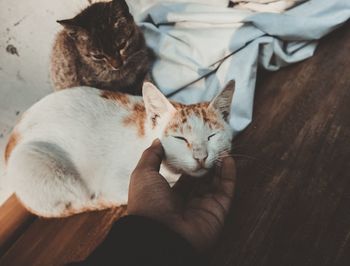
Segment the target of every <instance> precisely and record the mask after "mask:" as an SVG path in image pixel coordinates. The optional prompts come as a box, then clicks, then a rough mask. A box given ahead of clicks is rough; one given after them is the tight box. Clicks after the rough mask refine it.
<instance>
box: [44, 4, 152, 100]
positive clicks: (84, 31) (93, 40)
mask: <svg viewBox="0 0 350 266" xmlns="http://www.w3.org/2000/svg"><path fill="white" fill-rule="evenodd" d="M57 22H58V23H60V24H61V25H62V26H63V27H64V29H63V30H62V31H61V32H59V33H58V35H57V38H56V40H55V43H54V47H53V52H52V57H51V77H52V80H53V84H54V86H55V89H56V90H61V89H65V88H71V87H75V86H91V87H96V88H99V89H105V90H113V91H115V90H118V91H122V92H127V93H131V94H141V87H142V83H143V80H144V78H145V75H146V74H147V73H148V71H149V70H150V67H151V64H152V62H153V60H154V54H153V52H152V50H151V49H150V48H148V47H147V46H146V43H145V39H144V36H143V34H142V32H141V30H140V29H139V28H138V27H137V26H136V24H135V22H134V19H133V17H132V15H131V14H130V13H129V8H128V6H127V4H126V3H125V0H113V1H111V2H100V3H94V4H92V5H90V6H89V7H87V8H86V9H85V10H83V11H82V12H81V13H80V14H78V15H77V16H75V17H74V18H72V19H67V20H60V21H57Z"/></svg>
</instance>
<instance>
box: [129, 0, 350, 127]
mask: <svg viewBox="0 0 350 266" xmlns="http://www.w3.org/2000/svg"><path fill="white" fill-rule="evenodd" d="M185 2H186V1H182V0H172V1H171V2H164V1H159V0H158V1H157V0H153V1H152V0H137V1H136V0H129V1H128V4H129V6H130V9H131V12H132V13H133V15H134V17H135V19H136V20H137V21H138V23H139V24H140V25H141V27H142V28H143V31H144V33H145V36H146V39H147V43H148V44H149V46H150V47H152V48H153V50H154V51H155V52H156V54H157V55H158V60H157V62H156V63H155V65H154V69H153V72H152V75H153V79H154V81H155V83H156V85H157V86H158V87H159V88H160V89H161V90H162V91H163V92H164V93H165V94H167V95H169V96H171V98H173V99H175V100H178V101H181V102H184V103H196V102H200V101H203V100H210V99H211V98H212V97H213V96H214V95H216V94H217V93H218V91H219V90H220V89H221V88H222V87H223V85H224V84H225V83H226V82H227V81H229V80H231V79H235V80H236V92H235V95H234V99H233V104H232V114H233V115H232V116H231V121H230V124H231V126H232V127H233V129H234V132H235V133H237V132H239V131H241V130H243V129H244V128H245V127H246V126H247V125H248V124H249V123H250V122H251V120H252V109H253V98H254V89H255V81H256V72H257V65H258V64H260V65H262V66H263V67H264V68H266V69H268V70H278V69H279V68H280V67H282V66H285V65H288V64H291V63H294V62H298V61H301V60H303V59H306V58H308V57H310V56H312V55H313V53H314V51H315V49H316V46H317V40H318V39H319V38H321V37H322V36H324V35H326V34H327V33H329V32H330V31H332V30H334V29H335V28H337V27H339V26H340V25H341V24H342V23H344V22H345V21H346V20H347V19H348V18H349V17H350V1H349V0H332V1H329V0H310V1H307V2H305V3H303V4H300V5H298V6H296V7H295V8H292V9H290V10H288V11H286V12H284V13H283V14H275V13H254V12H252V11H248V10H240V9H235V8H228V7H226V6H227V1H215V0H205V1H204V0H203V1H199V0H197V1H191V3H185ZM203 77H205V78H203ZM320 78H321V77H320ZM199 79H200V80H199ZM197 80H198V81H197ZM195 81H197V82H195ZM184 87H185V88H184ZM180 88H184V89H183V90H181V91H179V92H178V93H175V92H176V91H177V90H178V89H180ZM174 93H175V94H174Z"/></svg>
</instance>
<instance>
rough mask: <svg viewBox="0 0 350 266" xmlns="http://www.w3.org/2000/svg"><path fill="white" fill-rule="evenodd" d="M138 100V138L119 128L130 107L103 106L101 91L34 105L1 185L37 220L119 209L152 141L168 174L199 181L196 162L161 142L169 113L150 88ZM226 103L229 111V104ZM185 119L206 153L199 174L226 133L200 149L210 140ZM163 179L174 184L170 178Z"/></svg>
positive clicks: (65, 94)
mask: <svg viewBox="0 0 350 266" xmlns="http://www.w3.org/2000/svg"><path fill="white" fill-rule="evenodd" d="M226 91H227V90H226ZM231 91H232V92H231V95H232V93H233V90H231ZM143 93H144V99H145V107H146V111H147V119H146V121H145V135H144V136H142V137H140V136H139V134H138V131H137V127H136V126H134V125H127V126H126V125H125V124H124V123H123V119H124V118H125V117H127V116H128V115H130V112H132V110H130V107H127V106H126V105H123V104H120V103H119V102H117V101H113V100H108V99H105V98H102V97H101V91H100V90H97V89H94V88H89V87H79V88H74V89H69V90H64V91H60V92H56V93H53V94H50V95H48V96H47V97H45V98H43V99H42V100H41V101H39V102H38V103H36V104H35V105H33V106H32V107H31V108H30V109H29V110H28V111H27V112H26V113H25V114H24V116H23V118H22V120H21V121H20V122H19V124H18V125H17V126H16V127H15V129H14V132H16V133H18V135H19V142H18V144H17V145H16V146H15V148H14V150H13V151H12V153H11V155H10V157H9V160H8V163H7V168H6V178H7V181H9V184H10V186H11V189H13V190H14V191H15V193H16V195H17V196H18V197H19V199H20V200H21V201H22V203H23V204H24V205H25V206H26V207H27V208H28V209H29V210H31V211H32V212H34V213H36V214H38V215H40V216H44V217H59V216H65V215H70V214H72V213H78V212H82V211H85V210H94V209H103V208H108V207H112V206H117V205H120V204H125V203H126V202H127V196H128V185H129V176H130V174H131V172H132V170H133V169H134V167H135V166H136V163H137V161H138V160H139V158H140V156H141V154H142V152H143V151H144V150H145V149H146V148H147V147H148V146H149V145H150V143H151V142H152V141H153V140H154V139H155V138H160V139H161V142H162V144H163V147H164V149H165V152H166V156H167V165H169V166H170V168H169V169H172V170H171V171H170V172H172V174H177V175H178V174H181V173H183V172H186V173H188V174H193V175H197V176H199V175H201V174H203V173H205V170H203V169H202V170H200V171H196V170H195V169H196V167H197V162H196V160H195V159H194V158H193V154H192V152H191V151H190V150H189V149H188V148H185V147H184V145H183V143H181V142H179V140H178V139H175V138H172V137H171V136H168V137H165V136H163V131H164V128H165V127H166V125H167V123H168V122H169V121H171V119H172V117H173V115H174V113H175V112H176V110H175V108H174V107H173V106H172V105H171V104H170V102H169V101H168V100H167V99H166V98H165V97H164V96H163V95H162V94H161V93H160V92H159V91H158V90H157V89H156V88H155V87H154V86H153V85H152V84H150V83H145V84H144V88H143ZM222 94H224V93H222ZM129 99H130V101H131V105H133V104H135V103H141V104H143V101H142V98H141V97H137V96H130V97H129ZM228 101H229V102H228V103H227V105H228V107H229V105H230V103H231V98H230V99H228ZM213 108H214V107H213ZM227 109H228V110H229V108H227ZM154 114H156V120H157V126H156V127H155V128H153V127H152V116H154ZM188 119H189V123H190V124H191V125H192V126H193V131H192V132H187V133H186V134H188V138H189V139H190V141H191V142H192V143H193V144H195V145H197V146H199V147H202V148H203V147H204V148H205V149H206V150H207V152H208V159H207V165H206V166H208V167H210V166H212V165H213V163H214V161H215V160H216V159H217V157H218V156H219V154H220V152H222V151H224V150H229V149H230V147H231V139H232V132H231V129H230V128H229V126H228V124H227V123H226V122H225V128H224V129H223V130H222V131H220V132H218V133H217V136H215V137H213V138H212V139H211V140H210V141H207V138H208V135H210V134H211V132H210V130H209V128H207V127H205V125H204V123H203V121H199V119H198V118H195V117H189V118H188ZM164 168H167V167H164V165H163V166H162V169H164ZM169 169H166V170H167V171H168V172H169ZM174 169H176V170H177V171H175V172H174ZM167 177H168V178H169V179H171V181H176V178H174V176H172V178H171V177H170V175H169V174H167ZM67 210H68V212H67ZM69 210H70V211H69Z"/></svg>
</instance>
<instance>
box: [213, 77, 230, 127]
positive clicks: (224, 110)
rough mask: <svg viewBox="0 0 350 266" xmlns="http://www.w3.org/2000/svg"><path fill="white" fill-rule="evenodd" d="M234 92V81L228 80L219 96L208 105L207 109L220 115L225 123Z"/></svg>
mask: <svg viewBox="0 0 350 266" xmlns="http://www.w3.org/2000/svg"><path fill="white" fill-rule="evenodd" d="M234 91H235V81H234V80H230V81H229V82H228V83H227V84H226V86H225V88H224V89H223V90H222V91H221V92H220V94H219V95H217V96H216V97H215V98H214V99H213V100H212V101H211V102H210V104H209V107H211V108H214V109H216V110H218V111H219V112H220V113H221V115H222V117H223V118H224V120H225V121H228V117H229V114H230V110H231V102H232V97H233V93H234Z"/></svg>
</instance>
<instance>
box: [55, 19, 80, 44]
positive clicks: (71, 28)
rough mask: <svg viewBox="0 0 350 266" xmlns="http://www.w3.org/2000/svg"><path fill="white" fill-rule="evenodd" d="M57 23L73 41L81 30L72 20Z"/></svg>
mask: <svg viewBox="0 0 350 266" xmlns="http://www.w3.org/2000/svg"><path fill="white" fill-rule="evenodd" d="M57 23H59V24H61V25H62V26H63V27H64V28H65V29H66V31H67V33H68V35H69V36H70V37H71V38H73V39H76V38H77V35H78V33H79V32H82V30H83V29H82V27H81V26H79V25H78V23H77V21H76V20H75V19H74V18H72V19H63V20H57Z"/></svg>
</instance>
